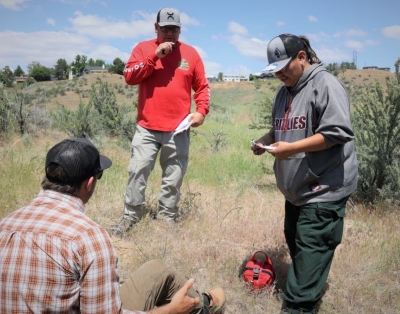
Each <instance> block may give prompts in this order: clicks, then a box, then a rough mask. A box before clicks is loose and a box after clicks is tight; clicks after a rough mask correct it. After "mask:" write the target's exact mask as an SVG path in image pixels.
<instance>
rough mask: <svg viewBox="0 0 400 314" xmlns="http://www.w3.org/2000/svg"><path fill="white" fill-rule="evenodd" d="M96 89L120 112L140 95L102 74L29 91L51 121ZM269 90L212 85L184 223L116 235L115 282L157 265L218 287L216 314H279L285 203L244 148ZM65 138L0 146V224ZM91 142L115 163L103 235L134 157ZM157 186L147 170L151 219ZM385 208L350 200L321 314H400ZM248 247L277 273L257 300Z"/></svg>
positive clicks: (36, 186) (103, 188)
mask: <svg viewBox="0 0 400 314" xmlns="http://www.w3.org/2000/svg"><path fill="white" fill-rule="evenodd" d="M388 74H389V75H390V73H388V72H384V71H375V70H373V71H365V70H354V71H346V72H345V73H344V75H342V74H340V75H339V78H340V79H343V80H348V81H349V82H350V83H354V84H360V85H364V84H366V83H367V84H369V83H371V84H372V83H373V82H374V79H375V78H376V79H378V80H379V81H381V82H382V83H384V79H385V76H386V75H388ZM392 75H393V74H392ZM342 76H343V77H342ZM99 80H101V81H102V82H107V83H108V84H109V85H110V86H112V87H113V91H114V92H115V95H116V97H117V100H118V103H119V104H121V105H124V104H126V105H128V104H131V103H132V102H133V101H135V100H136V96H137V87H129V86H126V84H125V81H124V79H123V78H122V77H121V76H118V75H111V74H90V75H85V76H84V77H80V78H78V79H76V80H73V81H62V82H47V83H40V84H35V85H32V86H30V88H29V90H30V92H32V93H37V94H45V95H46V98H45V100H46V101H47V102H46V106H47V107H46V108H45V109H46V110H44V111H45V113H48V111H50V110H51V109H53V108H55V106H56V105H57V103H60V104H64V105H66V106H68V107H70V108H75V107H76V106H77V104H78V103H79V101H80V100H82V101H83V102H87V101H88V100H89V98H88V94H87V93H88V90H90V89H91V85H92V84H93V83H96V82H98V81H99ZM278 85H280V82H279V81H278V80H276V79H272V80H267V81H262V82H257V83H255V82H242V83H212V84H211V108H212V110H211V112H210V115H209V116H207V118H206V120H205V123H204V124H203V125H202V126H201V127H199V128H197V129H193V130H192V132H191V146H190V158H189V159H190V160H189V167H188V171H187V173H186V176H185V179H184V183H183V186H182V191H181V192H182V195H181V201H180V205H179V206H180V208H181V209H182V210H183V211H184V212H185V214H184V216H183V219H182V221H180V222H179V223H177V224H171V223H167V222H164V221H162V220H152V219H151V218H150V217H149V216H147V217H146V218H145V219H143V220H142V221H141V222H140V223H139V224H138V225H137V226H135V228H134V229H133V230H132V231H131V232H130V233H129V234H127V235H126V237H124V238H123V239H119V238H115V237H113V238H112V241H113V243H114V245H115V248H116V250H117V253H118V273H119V275H120V278H121V280H124V279H125V278H126V277H127V276H128V275H129V274H130V273H131V272H132V271H134V270H135V269H136V268H137V267H139V266H140V265H141V264H142V263H143V262H145V261H148V260H150V259H154V258H157V259H163V260H164V261H165V262H166V263H167V264H169V265H171V266H172V267H173V268H174V269H176V270H177V271H178V272H179V273H180V274H182V275H183V276H185V277H187V278H190V277H192V278H194V279H195V288H196V289H198V290H199V291H207V290H208V289H210V288H211V287H212V286H215V285H222V286H223V287H224V289H225V291H226V294H227V300H228V301H227V307H226V310H225V314H266V313H279V311H280V307H281V302H280V301H278V300H277V298H276V292H281V291H283V290H284V289H285V281H286V276H287V270H288V268H289V265H290V257H289V254H288V250H287V246H286V243H285V239H284V233H283V221H284V198H283V196H282V194H281V193H280V192H279V191H278V190H277V187H276V184H275V177H274V174H273V162H274V159H273V157H271V156H270V155H269V154H264V155H262V156H254V155H253V154H252V153H251V151H250V145H251V144H250V141H251V139H252V138H256V137H257V136H261V135H262V134H263V133H264V132H265V131H266V130H265V129H264V128H254V127H250V125H251V124H252V122H254V121H256V120H257V117H259V115H260V110H261V108H262V106H263V105H264V104H263V103H262V101H263V100H265V99H266V98H271V97H273V95H274V91H275V90H276V88H277V86H278ZM54 95H56V96H55V97H54ZM260 103H261V105H262V106H260ZM264 107H265V106H264ZM132 110H134V109H132ZM66 136H67V135H66V134H64V133H61V132H59V131H57V130H53V129H51V128H50V127H48V128H46V129H44V130H40V131H37V132H32V134H27V135H24V136H19V134H15V135H13V136H11V135H10V136H9V137H4V139H2V142H1V143H0V157H1V158H2V163H0V176H1V180H0V190H1V191H2V194H1V195H2V196H1V198H0V219H1V218H3V217H4V216H5V215H7V214H8V213H9V212H11V211H13V210H15V209H16V208H19V207H21V206H22V205H24V204H26V203H27V202H28V201H29V200H31V199H32V197H34V196H35V195H36V193H37V192H38V191H39V190H40V183H41V181H42V179H43V167H44V159H45V154H46V152H47V150H48V148H49V147H51V146H52V145H54V144H55V143H57V142H58V141H60V140H62V139H63V138H65V137H66ZM93 141H94V142H95V143H96V145H97V146H98V147H99V149H100V151H101V153H102V154H104V155H106V156H108V157H110V159H111V160H112V162H113V165H112V167H111V168H110V169H108V170H106V171H105V173H104V175H103V177H102V178H101V180H100V181H98V183H97V185H96V191H95V193H94V194H93V197H92V198H91V199H90V201H89V202H88V203H87V204H86V214H87V215H88V216H89V217H90V218H91V219H93V220H94V221H95V222H96V223H98V224H99V225H101V226H103V227H104V228H108V227H109V226H110V225H112V224H115V223H117V222H118V221H119V220H120V218H121V215H122V212H123V200H124V193H125V189H126V183H127V167H128V164H129V160H130V156H131V152H130V149H129V143H128V145H125V144H126V143H122V141H121V140H120V139H118V138H108V137H101V136H99V137H95V138H93ZM160 177H161V169H160V167H159V165H158V164H156V166H155V168H154V171H153V173H152V174H151V176H150V178H149V182H148V187H147V190H146V193H147V199H146V207H147V208H148V209H149V210H154V209H156V208H157V207H158V201H157V199H158V188H159V185H160ZM388 206H389V205H386V204H385V205H384V206H383V205H381V204H376V205H375V208H373V209H371V208H366V207H364V206H362V205H360V204H355V203H354V202H353V201H350V202H349V203H348V207H347V212H346V217H345V228H344V236H343V240H342V243H341V244H340V246H339V247H338V249H337V251H336V252H335V258H334V261H333V264H332V270H331V272H330V275H329V279H328V284H327V285H326V287H325V291H324V296H323V301H322V303H321V306H320V311H319V314H359V313H365V314H370V313H371V314H373V313H374V314H375V313H382V314H383V313H385V314H397V313H400V286H399V274H400V263H399V256H400V228H399V227H398V221H399V220H400V211H399V210H398V208H389V207H388ZM256 250H263V251H265V252H266V253H267V254H268V255H269V256H270V257H271V259H272V262H273V264H274V267H275V270H276V282H275V283H274V285H273V289H267V290H265V291H263V292H261V293H254V292H252V291H251V290H249V289H248V288H247V287H246V286H245V284H244V282H243V280H242V278H241V277H240V276H239V271H240V269H241V267H242V266H243V263H244V262H245V261H246V260H247V259H248V258H249V257H250V255H252V253H254V252H255V251H256Z"/></svg>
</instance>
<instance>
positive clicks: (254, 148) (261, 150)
mask: <svg viewBox="0 0 400 314" xmlns="http://www.w3.org/2000/svg"><path fill="white" fill-rule="evenodd" d="M258 144H259V145H258ZM262 145H263V143H262V142H260V140H258V141H256V142H255V144H253V145H251V147H250V149H251V150H252V151H253V154H254V155H262V154H264V153H265V149H264V148H262V147H260V146H262Z"/></svg>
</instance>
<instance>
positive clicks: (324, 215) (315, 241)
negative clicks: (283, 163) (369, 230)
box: [284, 197, 348, 313]
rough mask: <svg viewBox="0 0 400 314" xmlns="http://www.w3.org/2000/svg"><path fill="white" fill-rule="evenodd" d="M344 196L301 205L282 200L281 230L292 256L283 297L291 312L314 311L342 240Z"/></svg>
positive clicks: (345, 200) (346, 198) (345, 199)
mask: <svg viewBox="0 0 400 314" xmlns="http://www.w3.org/2000/svg"><path fill="white" fill-rule="evenodd" d="M347 200H348V197H345V198H343V199H341V200H339V201H335V202H327V203H311V204H305V205H302V206H295V205H293V204H291V203H290V202H288V201H286V203H285V225H284V232H285V238H286V243H287V245H288V247H289V252H290V256H291V258H292V264H291V266H290V268H289V273H288V277H287V282H286V292H285V301H286V304H287V309H288V310H290V311H291V313H315V306H316V304H317V303H318V301H319V300H320V298H321V293H322V290H323V288H324V286H325V284H326V281H327V278H328V274H329V270H330V267H331V264H332V260H333V255H334V252H335V249H336V247H337V246H338V245H339V244H340V242H341V240H342V236H343V217H344V216H345V209H346V202H347Z"/></svg>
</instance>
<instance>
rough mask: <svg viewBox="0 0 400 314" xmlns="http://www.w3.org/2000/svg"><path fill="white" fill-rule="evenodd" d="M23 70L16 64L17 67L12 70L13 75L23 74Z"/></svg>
mask: <svg viewBox="0 0 400 314" xmlns="http://www.w3.org/2000/svg"><path fill="white" fill-rule="evenodd" d="M24 74H25V72H24V71H23V70H22V69H21V67H20V66H19V65H18V66H17V68H16V69H15V71H14V75H15V76H22V75H24Z"/></svg>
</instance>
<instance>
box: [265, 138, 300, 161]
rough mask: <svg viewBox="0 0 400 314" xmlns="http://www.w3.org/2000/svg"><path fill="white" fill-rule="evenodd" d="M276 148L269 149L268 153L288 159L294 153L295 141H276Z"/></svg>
mask: <svg viewBox="0 0 400 314" xmlns="http://www.w3.org/2000/svg"><path fill="white" fill-rule="evenodd" d="M274 147H275V149H274V150H269V151H268V153H270V154H271V155H274V156H275V157H276V158H279V159H288V158H289V157H290V156H292V155H294V154H295V152H294V151H293V143H288V142H276V143H275V144H274Z"/></svg>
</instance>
